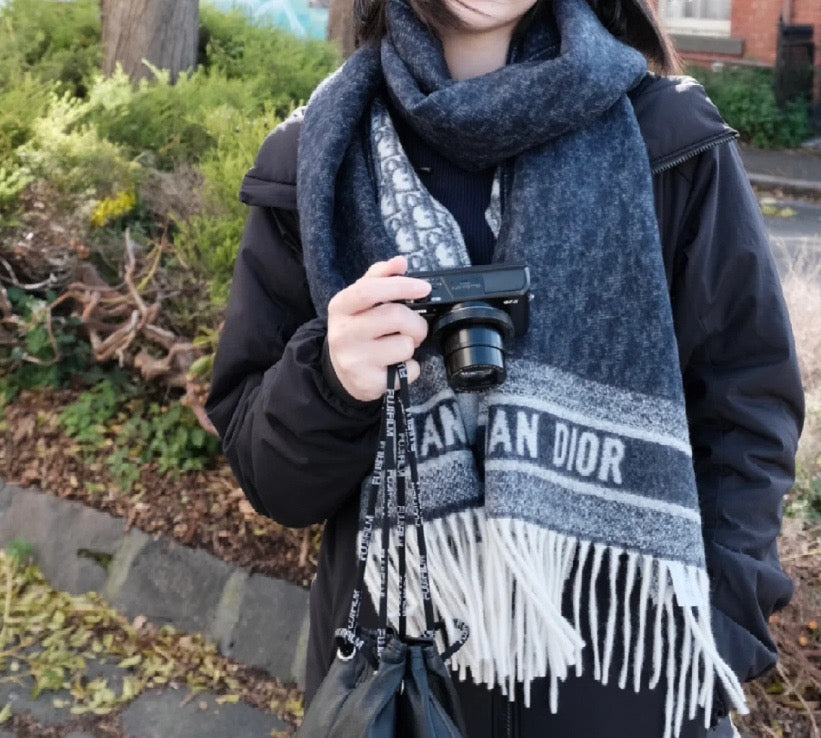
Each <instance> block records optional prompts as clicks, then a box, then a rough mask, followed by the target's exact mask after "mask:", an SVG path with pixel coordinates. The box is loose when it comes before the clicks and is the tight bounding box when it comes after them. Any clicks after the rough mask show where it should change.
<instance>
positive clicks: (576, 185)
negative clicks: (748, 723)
mask: <svg viewBox="0 0 821 738" xmlns="http://www.w3.org/2000/svg"><path fill="white" fill-rule="evenodd" d="M547 8H548V9H547V11H545V12H542V13H541V15H540V16H537V19H536V22H534V23H532V24H531V25H530V26H529V27H528V28H527V29H526V31H525V32H523V33H520V34H517V35H516V36H515V37H514V40H513V42H512V45H511V51H510V55H509V62H508V64H507V65H506V66H505V67H502V68H501V69H498V70H497V71H495V72H492V73H490V74H485V75H483V76H481V77H477V78H473V79H468V80H465V81H454V80H453V79H452V78H451V77H450V74H449V72H448V68H447V66H446V63H445V59H444V56H443V52H442V47H441V44H440V43H439V41H438V40H437V38H436V36H435V35H434V34H433V33H431V32H430V31H429V30H428V29H427V28H426V26H425V25H423V24H422V23H421V22H420V21H419V19H418V18H417V16H416V15H415V14H414V12H413V11H412V9H411V8H410V6H409V5H408V4H407V3H406V2H405V0H389V3H388V13H387V21H388V33H387V35H386V37H385V38H384V39H383V41H382V42H381V46H366V47H363V48H361V49H359V50H358V51H357V52H356V53H355V54H354V55H353V56H352V57H351V58H350V59H349V60H348V61H347V62H346V63H345V64H344V65H343V66H342V67H341V68H340V69H339V70H338V71H337V72H336V73H335V74H333V75H332V76H331V77H329V78H328V79H326V80H325V81H324V82H323V83H322V84H321V85H320V86H319V87H318V88H317V90H316V91H315V93H314V94H313V96H312V97H311V99H310V101H309V103H308V106H307V108H306V110H305V114H304V122H303V127H302V132H301V138H300V144H299V160H298V161H299V163H298V176H297V181H298V185H297V187H298V206H299V212H300V219H301V230H302V242H303V250H304V257H305V264H306V269H307V275H308V282H309V286H310V290H311V296H312V298H313V301H314V305H315V307H316V309H317V312H318V314H319V315H327V306H328V301H329V300H330V298H331V297H332V296H333V295H334V294H335V293H336V292H337V291H339V290H340V289H342V288H344V287H346V286H347V285H349V284H351V283H352V282H354V281H355V280H356V279H357V278H358V277H360V276H361V275H362V274H363V273H364V271H365V270H366V269H367V268H368V266H370V265H371V264H372V263H373V262H375V261H378V260H383V259H387V258H390V257H391V256H393V255H395V254H396V253H401V254H404V255H405V256H407V257H408V260H409V263H410V271H419V270H427V269H441V268H449V267H458V266H467V265H469V264H470V258H469V255H468V252H467V249H466V248H465V244H464V241H463V239H462V235H461V233H460V231H459V227H458V225H457V224H456V223H455V221H454V219H453V217H452V216H451V215H450V213H449V212H448V211H447V210H446V209H445V208H443V207H442V206H441V205H440V204H439V203H437V202H436V201H435V200H434V199H433V198H432V197H431V195H430V194H429V193H428V192H427V191H426V189H425V187H424V185H423V184H422V183H421V182H420V181H419V179H418V177H417V176H416V174H415V172H414V171H413V167H412V166H411V165H410V163H409V162H408V160H407V157H406V156H405V154H404V152H403V151H402V147H401V145H400V143H399V140H398V138H397V135H396V132H395V129H394V127H393V124H392V122H391V119H390V115H389V114H388V112H387V108H386V107H385V105H384V104H383V103H384V100H385V97H386V96H390V98H391V101H392V103H393V106H394V108H395V109H396V110H398V111H399V114H400V115H402V116H403V118H404V119H405V120H406V121H407V122H408V123H409V124H410V125H411V126H412V127H413V128H414V129H415V130H416V131H417V132H418V133H419V134H420V135H421V136H422V137H423V138H424V139H425V140H426V141H427V142H428V143H429V144H430V145H431V146H432V147H434V148H436V149H438V150H439V151H441V152H442V153H443V154H445V155H446V156H448V157H449V158H450V159H452V160H453V161H454V162H456V163H458V164H459V165H461V166H463V167H464V168H466V169H469V170H478V169H483V168H486V167H488V166H496V167H497V176H496V182H495V186H494V195H493V197H492V200H491V206H490V207H489V209H488V212H487V213H486V217H487V219H488V223H489V224H490V225H491V228H492V229H493V230H494V232H495V233H496V236H497V240H496V245H495V250H494V254H493V261H494V262H505V261H509V262H520V263H525V264H528V265H529V267H530V273H531V287H532V291H533V293H534V295H535V297H534V299H533V301H532V303H531V322H530V329H529V331H528V332H527V334H526V335H524V336H523V337H521V338H517V339H515V340H514V341H513V342H512V346H511V351H510V353H509V355H508V357H507V372H508V373H507V378H506V380H505V382H504V384H502V385H501V386H499V387H496V388H493V389H491V390H486V391H483V392H479V393H475V394H471V396H470V397H463V396H462V395H461V394H460V395H459V396H457V395H455V394H454V392H453V391H452V390H451V389H450V387H449V385H448V383H447V381H446V376H445V371H444V367H443V361H442V357H441V355H440V354H439V353H438V352H437V351H436V350H435V349H434V348H430V349H428V348H427V347H423V348H422V349H421V350H420V351H419V352H417V358H418V360H419V361H420V364H421V366H422V374H421V377H420V379H419V380H418V381H416V382H415V383H414V384H412V385H411V387H410V390H411V402H412V407H411V413H412V417H413V422H414V426H415V435H416V439H417V453H418V458H419V474H420V483H421V491H420V495H421V506H422V510H423V512H424V518H425V531H426V540H427V545H428V565H429V571H430V576H431V586H432V590H433V601H434V604H435V606H436V608H437V610H438V613H439V615H440V616H441V617H442V618H443V619H444V621H445V622H446V623H450V622H453V621H454V620H456V619H459V620H462V621H465V622H466V623H467V624H468V626H469V627H470V638H469V639H468V642H467V643H466V645H465V646H464V647H463V648H462V649H461V651H459V652H458V653H457V654H456V655H455V656H454V657H453V660H452V663H451V666H452V667H453V668H454V669H457V670H459V672H460V677H461V678H462V679H465V678H472V679H473V680H475V681H476V682H479V683H485V684H487V685H489V686H492V685H494V684H499V685H501V686H502V688H503V689H505V690H507V691H508V693H509V694H511V695H512V694H513V691H514V690H513V687H514V685H515V683H516V682H521V683H523V684H524V692H525V699H526V701H528V702H529V685H530V683H531V681H532V680H533V679H534V678H537V677H545V676H546V677H548V678H549V679H550V680H551V687H552V688H551V698H550V699H551V709H553V710H554V711H555V710H556V709H557V705H558V692H559V690H558V685H559V683H560V682H561V681H562V680H564V679H565V678H566V677H567V676H568V675H569V673H570V670H571V667H573V668H575V670H576V672H577V673H580V671H581V669H582V659H581V650H582V648H583V647H588V648H590V649H592V657H593V658H592V663H593V669H594V675H595V678H596V679H598V680H600V681H601V682H603V683H606V682H607V681H608V679H610V680H618V684H619V686H621V687H622V688H624V687H626V686H627V685H628V684H630V685H631V686H632V687H633V688H635V689H637V690H638V689H639V688H642V684H641V673H642V665H643V663H644V662H645V660H646V659H652V676H651V678H650V684H649V686H650V687H653V686H655V684H656V683H657V682H658V681H659V679H660V677H661V674H662V672H663V673H664V674H665V677H666V681H667V685H668V687H667V732H666V733H665V736H670V735H678V733H679V730H680V726H681V724H682V722H683V719H684V717H685V715H687V716H688V717H692V716H694V715H695V713H696V711H697V707H698V706H699V705H700V706H702V707H704V708H705V713H706V715H707V716H708V717H709V715H710V713H711V703H712V699H713V690H714V687H715V685H716V680H718V682H719V683H720V684H721V685H722V686H723V688H724V692H725V693H726V694H727V695H728V696H729V697H730V700H731V702H732V706H733V707H736V708H737V709H740V710H741V711H745V709H746V708H745V705H744V695H743V692H742V690H741V687H740V685H739V683H738V680H737V678H736V677H735V675H734V674H733V672H732V671H731V670H730V668H729V666H728V665H727V663H726V662H725V661H724V660H723V659H722V657H721V656H720V655H719V653H718V652H717V650H716V646H715V642H714V639H713V635H712V632H711V625H710V598H709V581H708V577H707V572H706V567H705V555H704V542H703V539H702V533H701V516H700V512H699V503H698V495H697V490H696V482H695V476H694V472H693V462H692V452H691V447H690V440H689V433H688V425H687V417H686V414H685V404H684V393H683V389H682V379H681V372H680V368H679V361H678V353H677V348H676V338H675V333H674V329H673V321H672V314H671V308H670V300H669V295H668V288H667V283H666V280H665V275H664V268H663V263H662V251H661V246H660V241H659V231H658V223H657V220H656V215H655V211H654V207H653V190H652V180H651V172H650V165H649V161H648V156H647V152H646V149H645V145H644V141H643V139H642V136H641V133H640V131H639V127H638V124H637V122H636V118H635V115H634V113H633V108H632V105H631V103H630V101H629V99H628V97H627V94H626V93H627V91H628V90H629V89H631V88H632V87H633V86H634V85H635V84H637V83H638V81H639V80H640V79H641V78H642V77H643V76H644V74H645V73H646V61H645V59H644V57H643V56H642V55H641V54H640V53H639V52H638V51H636V50H635V49H632V48H630V47H628V46H626V45H625V44H623V43H621V42H619V41H617V40H616V39H615V38H614V37H613V36H612V35H611V34H610V33H609V32H608V31H607V30H606V29H605V28H604V27H603V26H602V25H601V23H600V21H599V20H598V18H597V17H596V15H595V14H594V12H593V11H592V10H591V8H590V7H589V5H588V4H587V3H586V2H585V0H554V2H553V5H552V9H551V8H550V7H549V6H547ZM368 481H369V480H368V479H365V480H363V488H366V487H367V484H368ZM377 509H379V506H377ZM377 529H378V526H377ZM409 544H412V541H409ZM378 550H379V546H378V545H377V546H375V547H374V551H375V552H378ZM374 556H375V557H376V556H378V553H374ZM354 564H355V562H353V561H352V562H351V565H352V566H354ZM409 569H410V571H414V570H415V569H416V567H413V566H410V567H409ZM620 577H621V578H622V580H623V581H624V582H626V584H625V586H624V591H621V592H617V588H616V582H617V580H618V579H619V578H620ZM391 578H392V596H393V597H394V598H395V597H396V588H397V587H396V582H397V578H396V566H395V562H393V563H392V566H391ZM599 578H605V582H609V591H610V594H611V596H610V598H609V604H608V605H607V608H606V610H607V611H606V612H604V611H603V612H599V607H598V606H597V602H596V599H597V598H596V596H595V593H596V584H597V580H599ZM368 585H369V588H370V589H371V593H372V594H373V593H378V591H379V566H378V561H377V560H375V559H374V561H372V562H369V574H368ZM415 585H418V582H411V583H410V584H409V593H410V594H411V595H412V594H413V593H414V592H416V591H418V589H417V586H415ZM636 593H638V602H639V610H638V613H635V610H634V611H633V617H631V616H630V611H629V609H628V603H630V602H631V598H632V600H635V599H636ZM583 594H584V597H582V595H583ZM563 597H567V598H569V599H570V601H572V603H573V606H572V608H571V611H567V608H565V611H563V608H562V600H563ZM394 601H395V600H394ZM566 601H567V600H566ZM582 603H584V607H582ZM411 604H412V605H413V600H412V603H411ZM602 609H605V608H602ZM408 614H409V620H410V622H411V623H414V622H415V623H416V625H417V626H418V627H419V630H420V631H421V630H422V629H423V619H422V614H421V608H420V607H419V606H418V603H417V606H416V607H413V606H412V607H411V608H410V611H409V613H408ZM583 618H586V619H587V623H586V625H587V626H588V627H589V632H590V633H592V634H595V635H594V637H592V638H591V639H590V640H591V641H592V642H590V643H588V644H585V642H584V639H583V637H582V619H583ZM600 623H601V626H602V627H600V625H599V624H600ZM650 629H652V630H650ZM617 633H618V634H619V635H618V639H617ZM598 634H602V637H601V638H599V637H598ZM454 635H455V634H454ZM646 636H651V637H652V643H653V644H654V645H653V648H652V649H648V653H645V646H644V644H645V642H646ZM617 640H620V641H621V643H622V645H620V646H618V647H617V648H614V644H616V643H617ZM650 650H652V653H650V652H649V651H650ZM614 652H615V653H617V654H618V655H619V656H620V659H619V661H620V663H615V661H616V658H615V657H614Z"/></svg>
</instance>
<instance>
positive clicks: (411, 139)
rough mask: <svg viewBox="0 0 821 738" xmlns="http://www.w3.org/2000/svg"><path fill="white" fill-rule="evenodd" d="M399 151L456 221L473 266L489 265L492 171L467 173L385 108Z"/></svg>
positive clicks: (399, 117)
mask: <svg viewBox="0 0 821 738" xmlns="http://www.w3.org/2000/svg"><path fill="white" fill-rule="evenodd" d="M389 109H390V112H391V118H392V120H393V122H394V126H395V127H396V132H397V134H398V135H399V141H400V142H401V144H402V148H403V149H404V150H405V153H406V154H407V155H408V159H409V160H410V163H411V164H412V165H413V168H414V169H415V170H416V172H417V174H418V175H419V178H420V179H421V180H422V184H424V185H425V187H427V189H428V191H429V192H430V194H431V195H433V197H435V198H436V200H437V201H438V202H440V203H441V204H442V205H444V206H445V207H446V208H447V209H448V210H449V211H450V212H451V213H452V214H453V216H454V217H455V218H456V222H457V223H458V224H459V227H460V228H461V230H462V235H463V236H464V238H465V245H466V246H467V250H468V254H470V260H471V262H472V263H473V264H474V265H477V264H489V263H490V262H491V258H492V256H493V246H494V242H495V239H494V237H493V232H492V231H491V230H490V227H489V226H488V224H487V222H486V221H485V210H486V209H487V206H488V203H489V202H490V190H491V187H492V186H493V174H494V168H493V167H490V168H488V169H483V170H482V171H480V172H468V171H466V170H464V169H461V168H460V167H458V166H456V164H454V163H453V162H452V161H450V160H449V159H448V158H447V157H445V156H443V155H442V154H440V153H439V152H438V151H436V150H435V149H433V148H431V147H430V146H429V145H428V144H427V143H426V142H425V141H424V139H422V137H421V136H419V134H417V133H416V131H414V130H413V128H411V126H409V125H408V124H407V123H406V122H405V121H404V120H402V117H401V116H400V115H398V114H397V112H396V110H395V109H394V108H393V107H391V106H389Z"/></svg>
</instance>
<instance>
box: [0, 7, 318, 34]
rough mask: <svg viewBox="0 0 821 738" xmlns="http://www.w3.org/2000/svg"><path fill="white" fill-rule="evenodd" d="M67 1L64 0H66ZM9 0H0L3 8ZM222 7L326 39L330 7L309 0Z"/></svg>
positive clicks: (287, 28)
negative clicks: (312, 5)
mask: <svg viewBox="0 0 821 738" xmlns="http://www.w3.org/2000/svg"><path fill="white" fill-rule="evenodd" d="M64 1H65V0H64ZM5 2H6V0H0V7H2V6H3V5H4V4H5ZM210 2H211V3H212V4H213V5H215V6H216V7H218V8H219V9H220V10H231V9H233V8H239V9H240V10H242V11H243V12H244V13H246V14H247V15H248V16H249V17H250V18H251V19H252V20H254V21H255V22H257V23H273V24H274V25H275V26H277V27H278V28H284V29H285V30H286V31H290V32H291V33H293V34H295V35H297V36H299V37H300V38H318V39H324V38H326V37H327V33H328V9H327V8H312V7H310V6H309V5H308V2H307V0H210Z"/></svg>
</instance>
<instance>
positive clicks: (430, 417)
mask: <svg viewBox="0 0 821 738" xmlns="http://www.w3.org/2000/svg"><path fill="white" fill-rule="evenodd" d="M437 416H438V417H437ZM437 420H438V421H439V422H438V423H437V422H436V421H437ZM410 425H411V429H412V430H411V432H410V434H409V435H410V436H411V438H412V439H413V440H414V441H415V439H416V427H415V423H413V422H412V423H411V424H410ZM466 443H467V437H466V436H465V427H464V425H463V424H462V421H461V419H460V418H459V416H458V415H457V413H456V410H455V408H454V407H453V406H452V405H439V407H437V408H436V409H435V410H434V411H432V412H430V413H428V414H427V415H426V416H425V420H424V424H423V426H422V445H421V447H420V449H419V454H420V455H421V456H423V457H424V456H427V455H428V454H429V453H430V452H431V450H434V451H436V452H437V453H440V454H441V453H443V452H444V451H445V449H447V448H462V447H464V446H465V444H466Z"/></svg>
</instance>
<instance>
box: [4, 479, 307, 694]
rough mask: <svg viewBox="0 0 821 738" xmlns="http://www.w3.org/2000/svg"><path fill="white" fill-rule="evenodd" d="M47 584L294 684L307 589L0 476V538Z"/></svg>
mask: <svg viewBox="0 0 821 738" xmlns="http://www.w3.org/2000/svg"><path fill="white" fill-rule="evenodd" d="M18 538H19V539H23V540H25V541H27V542H28V543H29V544H31V546H32V547H33V549H34V560H35V563H37V565H38V566H39V567H40V568H41V569H42V571H43V575H44V576H45V577H46V579H48V581H49V582H50V583H51V584H52V585H53V586H54V587H55V588H57V589H60V590H64V591H66V592H69V593H71V594H83V593H85V592H88V591H94V592H97V593H99V594H100V595H102V596H103V597H104V598H105V599H106V600H107V601H108V602H109V603H110V604H111V606H112V607H114V608H115V609H116V610H117V611H118V612H120V613H122V614H123V615H125V616H127V617H128V618H132V619H133V618H134V617H136V616H137V615H143V616H145V617H146V618H147V619H148V620H149V621H151V622H152V623H155V624H157V625H166V624H167V625H171V626H173V627H174V628H176V629H178V630H181V631H185V632H188V633H193V632H200V633H203V634H204V635H206V636H208V637H209V638H210V639H211V640H213V641H214V642H215V643H216V644H217V646H218V648H219V651H220V653H222V654H223V655H224V656H228V657H230V658H234V659H236V660H238V661H241V662H242V663H244V664H246V665H248V666H255V667H259V668H261V669H264V670H265V671H267V672H268V673H269V674H271V675H272V676H274V677H277V678H279V679H281V680H282V681H284V682H296V683H297V684H298V685H299V686H300V687H302V686H304V684H303V681H304V672H305V654H306V647H307V633H308V592H307V590H305V589H303V588H302V587H298V586H296V585H294V584H290V583H289V582H283V581H281V580H278V579H274V578H272V577H266V576H262V575H260V574H253V575H249V573H248V572H247V571H245V570H244V569H242V568H241V567H239V566H236V565H234V564H229V563H226V562H225V561H222V560H221V559H218V558H216V557H214V556H212V555H211V554H209V553H207V552H205V551H203V550H201V549H191V548H188V547H186V546H182V545H180V544H179V543H177V542H176V541H174V540H173V539H171V538H169V537H167V536H162V535H159V534H158V535H156V536H150V535H147V534H146V533H143V532H142V531H140V530H137V529H134V528H132V529H131V530H129V531H126V530H125V522H124V521H123V520H122V519H121V518H115V517H113V516H112V515H108V514H107V513H102V512H100V511H99V510H95V509H94V508H91V507H87V506H86V505H83V504H82V503H81V502H76V501H71V500H63V499H60V498H58V497H55V496H53V495H49V494H47V493H45V492H41V491H39V490H35V489H25V488H21V487H15V486H12V485H7V484H6V483H5V482H4V481H3V480H2V479H0V547H2V548H5V547H6V546H7V545H8V544H9V543H10V542H11V541H12V540H14V539H18Z"/></svg>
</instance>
